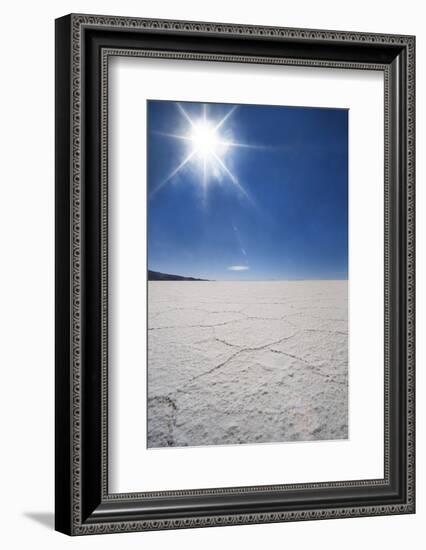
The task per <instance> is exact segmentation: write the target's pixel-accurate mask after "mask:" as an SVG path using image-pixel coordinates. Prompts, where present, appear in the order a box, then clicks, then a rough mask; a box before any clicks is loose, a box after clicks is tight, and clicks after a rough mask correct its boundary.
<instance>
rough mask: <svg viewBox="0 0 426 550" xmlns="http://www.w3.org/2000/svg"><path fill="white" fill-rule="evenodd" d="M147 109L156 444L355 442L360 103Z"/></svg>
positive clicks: (176, 104) (151, 399) (152, 104)
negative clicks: (354, 109)
mask: <svg viewBox="0 0 426 550" xmlns="http://www.w3.org/2000/svg"><path fill="white" fill-rule="evenodd" d="M147 119H148V126H147V158H148V179H147V181H148V189H147V194H148V197H147V204H148V207H147V208H148V214H147V218H148V222H147V223H148V260H147V263H148V266H147V268H148V373H147V408H148V410H147V423H148V429H147V434H148V437H147V439H148V440H147V446H148V447H149V448H159V447H184V446H205V445H236V444H260V443H286V442H295V441H313V440H321V441H327V440H340V439H347V438H348V391H349V388H348V339H349V333H348V110H346V109H331V108H318V107H293V106H269V105H247V104H239V105H234V104H221V103H200V102H193V103H192V102H181V101H160V100H149V101H148V102H147Z"/></svg>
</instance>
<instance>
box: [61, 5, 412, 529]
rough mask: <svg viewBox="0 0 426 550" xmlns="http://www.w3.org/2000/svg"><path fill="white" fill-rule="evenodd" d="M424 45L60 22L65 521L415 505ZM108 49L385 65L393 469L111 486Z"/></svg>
mask: <svg viewBox="0 0 426 550" xmlns="http://www.w3.org/2000/svg"><path fill="white" fill-rule="evenodd" d="M414 49H415V39H414V37H412V36H397V35H381V34H363V33H347V32H340V31H321V30H306V29H286V28H276V27H252V26H244V25H226V24H217V23H199V22H187V21H167V20H147V19H132V18H124V17H107V16H92V15H69V16H66V17H63V18H61V19H58V20H57V21H56V529H57V530H59V531H62V532H64V533H67V534H71V535H84V534H90V533H114V532H124V531H142V530H155V529H174V528H186V527H202V526H213V525H230V524H232V525H236V524H246V523H266V522H280V521H292V520H307V519H325V518H337V517H354V516H355V517H358V516H371V515H384V514H404V513H413V512H414V509H415V503H414V476H415V472H414V154H415V147H414V132H415V113H414V109H415V95H414V67H415V59H414V55H415V54H414ZM111 56H139V57H151V58H152V57H155V58H168V59H175V60H176V62H179V60H180V59H191V60H203V61H211V62H215V61H226V62H231V63H232V62H239V63H241V62H242V63H255V64H256V63H257V64H265V63H267V64H278V65H301V66H310V67H312V66H314V67H336V68H343V69H367V70H377V71H383V73H384V80H385V97H384V110H385V112H384V115H385V140H384V159H385V182H384V189H385V193H384V206H385V226H384V241H385V273H384V280H385V318H384V328H385V341H384V350H385V365H384V370H385V379H384V401H385V410H384V424H385V430H384V477H383V479H370V480H362V481H349V480H348V481H341V482H330V483H304V484H296V485H273V486H250V487H229V488H226V489H197V490H188V491H158V492H150V493H130V494H111V493H109V492H108V300H107V297H108V211H107V207H108V138H107V136H108V59H109V58H110V57H111ZM366 200H368V197H366ZM366 315H368V304H366ZM262 467H263V466H262ZM147 475H149V472H147Z"/></svg>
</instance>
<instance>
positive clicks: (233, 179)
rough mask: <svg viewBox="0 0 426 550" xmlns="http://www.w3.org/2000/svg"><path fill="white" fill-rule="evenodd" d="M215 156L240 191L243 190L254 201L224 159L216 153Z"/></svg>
mask: <svg viewBox="0 0 426 550" xmlns="http://www.w3.org/2000/svg"><path fill="white" fill-rule="evenodd" d="M214 157H215V159H216V160H217V162H218V163H219V164H220V166H221V167H222V168H223V169H224V170H225V172H226V173H227V174H228V176H229V178H230V180H231V181H232V183H233V184H234V185H235V186H236V187H237V188H238V189H239V191H241V193H242V194H243V195H244V196H245V197H246V198H247V199H249V200H250V201H252V199H251V197H250V195H249V194H248V193H247V191H246V190H245V189H244V187H243V186H242V185H241V183H240V182H239V181H238V180H237V178H236V177H235V176H234V174H233V173H232V172H231V170H229V168H228V167H227V166H226V164H225V163H224V162H223V161H222V159H221V158H220V157H219V156H218V155H216V153H215V154H214Z"/></svg>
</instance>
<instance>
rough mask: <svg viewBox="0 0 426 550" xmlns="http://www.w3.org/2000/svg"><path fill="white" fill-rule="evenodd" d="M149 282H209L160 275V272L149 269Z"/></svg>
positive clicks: (178, 276)
mask: <svg viewBox="0 0 426 550" xmlns="http://www.w3.org/2000/svg"><path fill="white" fill-rule="evenodd" d="M148 281H207V279H196V278H194V277H182V276H181V275H171V274H170V273H160V272H159V271H152V270H151V269H148Z"/></svg>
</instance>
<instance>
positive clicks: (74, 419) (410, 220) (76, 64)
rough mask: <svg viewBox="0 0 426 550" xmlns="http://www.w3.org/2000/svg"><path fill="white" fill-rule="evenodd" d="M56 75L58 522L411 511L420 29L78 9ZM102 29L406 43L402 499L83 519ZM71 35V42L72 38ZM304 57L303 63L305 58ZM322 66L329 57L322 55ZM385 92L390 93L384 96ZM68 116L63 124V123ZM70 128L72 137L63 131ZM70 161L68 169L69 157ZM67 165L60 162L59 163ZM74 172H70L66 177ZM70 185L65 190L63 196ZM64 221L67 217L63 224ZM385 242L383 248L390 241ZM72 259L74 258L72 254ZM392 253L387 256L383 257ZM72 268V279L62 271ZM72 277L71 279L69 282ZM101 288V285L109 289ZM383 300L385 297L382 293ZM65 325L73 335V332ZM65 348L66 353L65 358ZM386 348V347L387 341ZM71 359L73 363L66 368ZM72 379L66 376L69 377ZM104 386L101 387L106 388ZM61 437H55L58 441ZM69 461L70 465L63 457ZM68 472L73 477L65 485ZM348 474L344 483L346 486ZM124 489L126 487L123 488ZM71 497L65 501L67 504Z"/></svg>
mask: <svg viewBox="0 0 426 550" xmlns="http://www.w3.org/2000/svg"><path fill="white" fill-rule="evenodd" d="M56 25H57V27H56V48H57V52H58V53H57V57H56V73H57V76H56V81H57V86H58V84H60V83H61V81H63V82H66V81H67V80H68V82H69V88H67V85H66V84H64V86H63V87H62V88H61V89H60V90H59V89H57V92H56V105H57V111H56V127H57V133H56V140H57V146H56V147H57V149H56V151H57V152H56V165H57V167H56V212H57V213H56V231H57V244H56V256H57V263H56V280H57V283H56V296H57V300H56V302H57V306H56V316H57V319H58V318H62V321H59V322H58V321H57V325H56V339H57V351H56V418H57V420H56V439H57V443H56V455H57V478H56V501H57V511H56V528H57V529H58V530H59V531H62V532H65V533H68V534H72V535H84V534H100V533H117V532H127V531H143V530H158V529H178V528H179V529H180V528H189V527H204V526H216V525H237V524H248V523H266V522H283V521H296V520H297V521H303V520H310V519H327V518H344V517H361V516H371V515H387V514H404V513H414V511H415V503H414V492H415V487H414V485H415V482H414V479H415V459H414V445H415V440H414V424H415V404H414V389H415V373H414V368H415V351H414V350H415V340H414V338H415V333H414V323H415V309H414V308H415V303H414V300H415V280H414V278H415V261H414V252H415V238H414V228H415V217H414V216H415V215H414V201H415V191H414V180H415V175H414V174H415V137H414V136H415V38H414V37H413V36H399V35H390V34H372V33H358V32H342V31H331V30H309V29H291V28H280V27H265V26H246V25H236V24H218V23H205V22H189V21H170V20H156V19H139V18H127V17H115V16H113V17H109V16H97V15H79V14H72V15H70V16H66V17H64V18H61V19H58V20H57V21H56ZM88 27H90V28H96V27H99V28H104V29H115V30H117V29H121V30H133V31H134V30H142V31H143V30H146V31H150V32H162V31H167V32H173V33H191V34H196V35H197V34H201V33H202V34H208V35H211V36H216V37H217V36H228V37H236V38H241V36H247V37H251V38H262V39H277V38H278V39H279V38H281V39H289V40H304V41H310V42H311V41H316V42H327V43H329V44H337V45H343V44H345V45H348V44H357V45H359V44H368V45H374V46H380V45H393V46H399V47H400V48H403V49H404V50H405V52H406V56H407V60H406V66H407V73H406V75H405V81H406V87H405V90H402V92H403V93H406V98H405V101H406V106H407V113H406V116H407V119H406V120H407V132H406V135H407V142H406V143H405V144H403V148H405V150H406V157H407V158H406V166H403V167H402V169H403V170H404V169H406V190H405V193H406V197H405V199H406V212H405V214H406V216H405V220H404V221H405V224H404V226H403V228H402V230H403V234H404V236H405V240H406V242H405V244H404V247H405V248H406V274H405V276H406V283H407V284H406V295H405V296H404V297H403V299H404V303H406V311H405V312H403V313H404V315H405V316H406V340H407V342H406V357H405V360H406V370H407V376H406V380H405V381H404V382H405V384H406V392H407V393H406V404H407V411H406V421H407V425H406V430H407V431H406V433H407V441H406V445H407V454H406V471H407V479H406V502H405V503H404V504H395V505H384V506H364V507H359V506H345V507H338V508H326V509H312V510H299V511H283V512H267V513H256V512H253V513H250V514H246V513H244V514H235V513H234V514H224V515H212V516H205V515H203V516H199V517H191V518H179V519H161V520H150V519H148V520H143V521H139V520H135V521H114V522H112V521H106V522H105V521H102V520H100V521H97V520H96V519H95V518H94V521H92V522H89V523H88V522H87V521H85V518H83V514H82V494H81V492H82V483H81V476H82V471H81V463H82V442H81V440H82V434H81V385H82V315H83V312H82V307H83V302H82V299H83V296H82V277H83V262H84V250H82V243H83V231H84V227H83V219H84V218H83V196H82V164H83V162H84V158H83V154H84V144H83V143H82V140H83V135H82V119H83V115H84V113H83V112H82V110H83V105H82V102H81V98H82V57H81V54H82V40H83V30H84V29H85V28H88ZM67 39H68V42H67ZM300 64H302V65H303V62H301V63H300ZM324 66H330V63H328V62H326V63H325V65H324ZM385 101H386V97H385ZM67 103H68V104H69V106H70V107H69V108H70V119H69V121H67V120H66V118H64V117H63V111H64V109H65V108H66V104H67ZM60 125H62V131H60V130H59V129H58V126H60ZM67 136H68V137H67ZM67 147H69V151H70V152H71V156H70V160H69V161H67V160H66V159H65V158H64V155H65V153H64V151H66V150H67ZM64 165H66V166H68V168H66V169H65V170H64V169H63V166H64ZM61 167H62V169H61ZM67 172H68V177H66V176H64V174H66V173H67ZM67 189H68V191H69V196H68V199H64V198H61V197H63V195H64V190H65V193H67ZM67 223H68V224H69V225H67ZM67 234H68V235H69V243H70V246H69V249H68V248H67V247H63V246H61V245H62V242H59V241H60V240H62V239H59V238H58V237H62V236H64V235H67ZM385 248H386V247H385ZM385 254H386V253H385ZM67 258H68V261H67ZM385 261H386V258H385ZM67 273H68V274H70V278H69V279H67V276H66V274H67ZM67 280H68V281H69V288H67ZM103 290H105V289H103ZM67 297H68V302H69V305H70V307H69V310H70V312H69V313H70V315H69V321H68V329H67V326H66V325H67V322H65V321H63V318H64V316H65V314H66V311H64V309H63V308H64V307H65V305H66V302H67ZM385 299H386V296H385ZM67 332H68V335H67ZM67 349H68V350H69V356H68V358H67ZM385 352H386V350H385ZM67 365H68V367H67ZM67 379H68V381H69V384H67V382H66V381H67ZM67 386H68V387H69V389H70V394H69V397H70V401H69V405H70V406H69V407H68V409H69V412H68V414H64V409H65V408H66V407H67V406H68V404H67V403H66V402H65V403H64V402H63V399H64V397H63V396H64V395H65V393H64V391H65V389H66V387H67ZM106 389H107V388H105V391H106ZM67 423H69V424H68V426H69V436H70V437H69V445H66V444H64V443H63V441H64V440H65V439H66V438H64V437H63V436H62V435H61V433H60V432H61V430H67ZM58 440H59V442H58ZM66 464H68V469H67V467H66V466H64V465H66ZM64 479H68V482H67V483H65V484H64ZM345 483H350V482H342V484H343V485H345ZM119 496H120V497H122V498H125V497H126V496H129V495H119ZM66 502H68V507H67V506H66V505H64V503H66Z"/></svg>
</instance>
